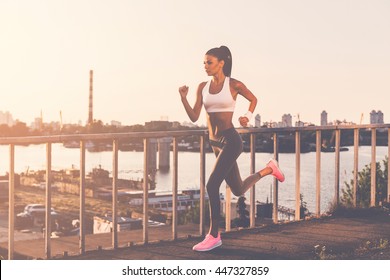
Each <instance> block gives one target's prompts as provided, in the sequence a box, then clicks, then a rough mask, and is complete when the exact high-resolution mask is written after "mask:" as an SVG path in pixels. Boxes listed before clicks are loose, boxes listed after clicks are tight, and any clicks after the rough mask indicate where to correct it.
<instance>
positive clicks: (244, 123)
mask: <svg viewBox="0 0 390 280" xmlns="http://www.w3.org/2000/svg"><path fill="white" fill-rule="evenodd" d="M238 121H239V122H240V125H241V126H243V127H247V126H248V122H249V119H248V117H239V118H238Z"/></svg>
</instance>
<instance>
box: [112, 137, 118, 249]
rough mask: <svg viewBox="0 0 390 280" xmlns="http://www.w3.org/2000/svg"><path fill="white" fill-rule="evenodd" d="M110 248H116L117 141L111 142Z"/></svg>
mask: <svg viewBox="0 0 390 280" xmlns="http://www.w3.org/2000/svg"><path fill="white" fill-rule="evenodd" d="M112 150H113V151H112V152H113V158H112V160H113V162H112V165H113V166H112V247H113V248H114V249H116V248H118V219H117V214H118V140H117V139H114V140H113V146H112Z"/></svg>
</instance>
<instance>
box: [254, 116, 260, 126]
mask: <svg viewBox="0 0 390 280" xmlns="http://www.w3.org/2000/svg"><path fill="white" fill-rule="evenodd" d="M255 127H261V117H260V115H259V114H257V115H256V117H255Z"/></svg>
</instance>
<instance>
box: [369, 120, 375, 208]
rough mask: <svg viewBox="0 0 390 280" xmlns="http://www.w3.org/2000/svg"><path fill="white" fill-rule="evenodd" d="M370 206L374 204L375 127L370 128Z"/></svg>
mask: <svg viewBox="0 0 390 280" xmlns="http://www.w3.org/2000/svg"><path fill="white" fill-rule="evenodd" d="M370 205H371V207H374V206H375V205H376V128H372V129H371V204H370Z"/></svg>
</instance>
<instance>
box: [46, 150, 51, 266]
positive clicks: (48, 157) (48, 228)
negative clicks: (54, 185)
mask: <svg viewBox="0 0 390 280" xmlns="http://www.w3.org/2000/svg"><path fill="white" fill-rule="evenodd" d="M50 237H51V143H50V142H49V143H47V144H46V212H45V252H46V259H50V258H51V239H50Z"/></svg>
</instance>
